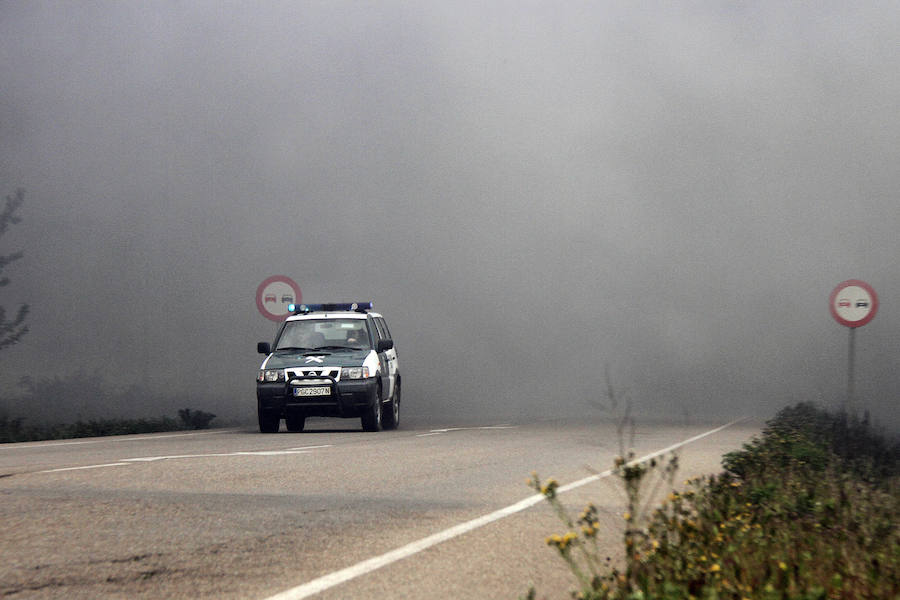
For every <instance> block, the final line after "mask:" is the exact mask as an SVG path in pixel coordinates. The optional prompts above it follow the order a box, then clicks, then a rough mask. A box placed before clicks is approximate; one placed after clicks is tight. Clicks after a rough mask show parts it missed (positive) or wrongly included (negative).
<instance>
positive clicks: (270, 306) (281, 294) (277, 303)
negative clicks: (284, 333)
mask: <svg viewBox="0 0 900 600" xmlns="http://www.w3.org/2000/svg"><path fill="white" fill-rule="evenodd" d="M302 299H303V296H302V294H301V293H300V286H299V285H297V282H295V281H294V280H293V279H291V278H290V277H287V276H285V275H273V276H272V277H269V278H268V279H266V280H265V281H263V282H262V283H261V284H259V287H258V288H256V308H258V309H259V312H260V313H262V316H264V317H265V318H267V319H269V320H270V321H284V318H285V317H286V316H288V313H289V312H290V311H288V305H289V304H300V301H301V300H302Z"/></svg>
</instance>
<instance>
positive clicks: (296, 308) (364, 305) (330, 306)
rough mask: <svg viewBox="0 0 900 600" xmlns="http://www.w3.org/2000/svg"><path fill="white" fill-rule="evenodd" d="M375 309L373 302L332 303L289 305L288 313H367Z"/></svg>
mask: <svg viewBox="0 0 900 600" xmlns="http://www.w3.org/2000/svg"><path fill="white" fill-rule="evenodd" d="M373 308H375V303H374V302H372V301H371V300H370V301H368V302H331V303H327V304H288V312H291V313H293V314H295V315H299V314H306V313H311V312H324V311H335V310H353V311H356V312H366V311H367V310H372V309H373Z"/></svg>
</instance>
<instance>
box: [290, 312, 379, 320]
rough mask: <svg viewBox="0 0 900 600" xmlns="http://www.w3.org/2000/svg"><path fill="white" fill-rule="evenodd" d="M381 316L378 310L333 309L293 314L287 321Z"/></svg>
mask: <svg viewBox="0 0 900 600" xmlns="http://www.w3.org/2000/svg"><path fill="white" fill-rule="evenodd" d="M369 315H371V316H373V317H381V315H380V314H379V313H376V312H372V311H369V312H359V311H355V310H331V311H324V310H323V311H321V312H309V313H304V314H299V315H291V316H289V317H288V318H287V319H285V320H286V321H303V320H306V319H365V318H366V317H367V316H369Z"/></svg>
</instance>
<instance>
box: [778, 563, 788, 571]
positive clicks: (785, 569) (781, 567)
mask: <svg viewBox="0 0 900 600" xmlns="http://www.w3.org/2000/svg"><path fill="white" fill-rule="evenodd" d="M778 568H779V569H781V570H782V571H787V568H788V566H787V564H785V562H784V561H779V562H778Z"/></svg>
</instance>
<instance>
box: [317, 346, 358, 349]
mask: <svg viewBox="0 0 900 600" xmlns="http://www.w3.org/2000/svg"><path fill="white" fill-rule="evenodd" d="M316 350H359V348H354V347H353V346H319V347H318V348H316Z"/></svg>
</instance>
